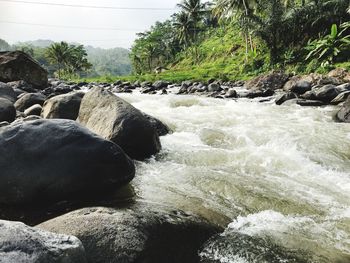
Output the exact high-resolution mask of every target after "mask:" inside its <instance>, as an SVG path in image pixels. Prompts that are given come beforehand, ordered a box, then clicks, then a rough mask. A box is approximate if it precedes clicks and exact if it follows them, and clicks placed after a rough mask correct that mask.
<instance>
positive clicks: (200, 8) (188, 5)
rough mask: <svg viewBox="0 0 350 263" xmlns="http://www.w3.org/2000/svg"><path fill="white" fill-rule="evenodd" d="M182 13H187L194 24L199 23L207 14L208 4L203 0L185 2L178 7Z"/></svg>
mask: <svg viewBox="0 0 350 263" xmlns="http://www.w3.org/2000/svg"><path fill="white" fill-rule="evenodd" d="M177 6H178V7H180V9H181V11H182V12H184V13H186V14H187V15H188V16H189V17H190V18H191V19H192V20H193V22H194V23H198V22H199V21H200V20H201V18H202V16H203V15H204V14H205V12H206V4H204V3H202V2H201V0H184V1H183V2H182V3H180V4H178V5H177Z"/></svg>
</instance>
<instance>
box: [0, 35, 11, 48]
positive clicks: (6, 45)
mask: <svg viewBox="0 0 350 263" xmlns="http://www.w3.org/2000/svg"><path fill="white" fill-rule="evenodd" d="M9 50H11V46H10V44H9V43H7V42H6V41H5V40H3V39H1V38H0V51H9Z"/></svg>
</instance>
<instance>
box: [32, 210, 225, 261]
mask: <svg viewBox="0 0 350 263" xmlns="http://www.w3.org/2000/svg"><path fill="white" fill-rule="evenodd" d="M38 227H39V228H42V229H44V230H48V231H52V232H56V233H61V234H69V235H74V236H76V237H78V238H79V239H80V240H81V241H82V243H83V245H84V247H85V250H86V255H87V259H88V261H89V262H94V263H119V262H124V263H129V262H130V263H131V262H152V263H158V262H159V263H164V262H167V263H179V262H181V263H193V262H198V261H199V256H198V250H199V248H200V247H201V245H202V244H203V243H204V242H205V241H206V240H208V239H209V238H210V237H211V236H212V235H214V234H216V233H218V232H219V231H220V228H219V227H217V226H215V225H213V224H209V223H208V222H206V221H205V220H203V219H201V218H198V217H196V216H193V215H189V214H185V213H184V212H181V211H178V210H175V211H174V210H173V209H168V208H165V207H162V206H158V205H157V206H156V205H144V204H137V205H134V206H133V207H131V208H128V209H126V208H125V209H118V210H116V209H112V208H103V207H94V208H83V209H80V210H76V211H74V212H70V213H68V214H65V215H62V216H60V217H57V218H54V219H52V220H49V221H46V222H44V223H42V224H40V225H38Z"/></svg>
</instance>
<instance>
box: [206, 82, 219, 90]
mask: <svg viewBox="0 0 350 263" xmlns="http://www.w3.org/2000/svg"><path fill="white" fill-rule="evenodd" d="M221 90H222V88H221V87H220V85H219V84H217V83H211V84H209V85H208V91H209V92H217V91H221Z"/></svg>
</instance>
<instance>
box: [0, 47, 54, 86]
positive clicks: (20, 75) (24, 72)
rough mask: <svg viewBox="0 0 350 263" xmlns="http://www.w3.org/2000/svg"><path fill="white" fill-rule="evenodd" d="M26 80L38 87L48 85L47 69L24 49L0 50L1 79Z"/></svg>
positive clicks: (4, 80) (6, 80)
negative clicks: (23, 50)
mask: <svg viewBox="0 0 350 263" xmlns="http://www.w3.org/2000/svg"><path fill="white" fill-rule="evenodd" d="M16 80H25V81H26V82H28V83H29V84H32V85H33V86H36V87H37V88H41V89H44V88H46V86H47V71H46V70H45V69H44V68H42V67H41V66H40V65H39V63H38V62H36V61H35V60H33V59H32V58H31V57H30V56H29V55H27V54H26V53H24V52H22V51H8V52H0V81H3V82H10V81H16Z"/></svg>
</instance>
